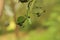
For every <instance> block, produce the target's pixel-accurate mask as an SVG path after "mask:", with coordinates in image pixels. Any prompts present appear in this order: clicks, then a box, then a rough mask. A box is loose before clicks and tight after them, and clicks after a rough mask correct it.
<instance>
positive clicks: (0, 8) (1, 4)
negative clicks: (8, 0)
mask: <svg viewBox="0 0 60 40" xmlns="http://www.w3.org/2000/svg"><path fill="white" fill-rule="evenodd" d="M3 8H4V0H0V18H1V16H2V12H3Z"/></svg>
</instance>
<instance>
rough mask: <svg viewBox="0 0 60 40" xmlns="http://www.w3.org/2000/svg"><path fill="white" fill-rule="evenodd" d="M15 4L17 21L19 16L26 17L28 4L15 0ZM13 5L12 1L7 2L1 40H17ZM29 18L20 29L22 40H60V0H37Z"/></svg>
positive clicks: (0, 22)
mask: <svg viewBox="0 0 60 40" xmlns="http://www.w3.org/2000/svg"><path fill="white" fill-rule="evenodd" d="M33 1H34V0H33ZM13 3H14V4H15V6H14V7H15V13H16V20H17V19H18V17H19V16H24V17H25V15H27V10H28V7H27V6H28V2H27V3H21V2H19V1H18V0H13ZM12 5H13V4H12V3H11V0H5V6H4V10H3V16H2V18H1V20H0V40H16V35H15V28H16V24H15V21H14V12H13V7H12ZM37 13H39V15H40V16H39V17H37ZM29 16H30V19H28V20H26V21H25V22H24V23H23V26H19V27H18V28H19V29H18V30H19V36H20V37H19V39H20V40H60V0H36V2H35V3H34V5H33V8H32V11H31V12H29ZM21 20H22V19H21ZM17 40H18V39H17Z"/></svg>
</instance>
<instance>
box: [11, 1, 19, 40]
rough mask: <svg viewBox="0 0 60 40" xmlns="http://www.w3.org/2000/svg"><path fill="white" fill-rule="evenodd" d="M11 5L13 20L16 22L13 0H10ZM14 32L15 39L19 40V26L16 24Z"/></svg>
mask: <svg viewBox="0 0 60 40" xmlns="http://www.w3.org/2000/svg"><path fill="white" fill-rule="evenodd" d="M11 5H12V9H13V12H14V21H15V23H16V11H15V4H14V2H13V0H11ZM15 34H16V38H17V39H16V40H19V28H18V25H17V24H16V29H15Z"/></svg>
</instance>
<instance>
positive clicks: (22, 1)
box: [19, 0, 28, 3]
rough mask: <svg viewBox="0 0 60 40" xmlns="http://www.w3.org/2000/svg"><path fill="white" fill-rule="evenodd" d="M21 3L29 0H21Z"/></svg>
mask: <svg viewBox="0 0 60 40" xmlns="http://www.w3.org/2000/svg"><path fill="white" fill-rule="evenodd" d="M19 1H20V2H21V3H26V2H28V0H19Z"/></svg>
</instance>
